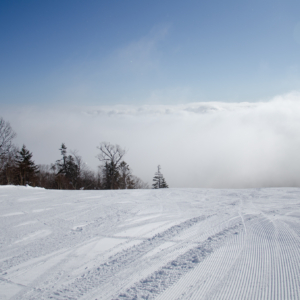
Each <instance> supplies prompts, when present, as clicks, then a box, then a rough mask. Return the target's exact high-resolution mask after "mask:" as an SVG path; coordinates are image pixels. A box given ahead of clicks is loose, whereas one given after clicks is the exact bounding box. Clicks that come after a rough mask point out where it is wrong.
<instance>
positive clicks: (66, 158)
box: [56, 143, 80, 189]
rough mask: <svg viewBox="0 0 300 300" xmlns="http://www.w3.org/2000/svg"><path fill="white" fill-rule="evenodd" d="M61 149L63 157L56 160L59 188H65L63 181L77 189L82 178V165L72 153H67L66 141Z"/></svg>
mask: <svg viewBox="0 0 300 300" xmlns="http://www.w3.org/2000/svg"><path fill="white" fill-rule="evenodd" d="M59 150H60V151H61V155H62V159H60V160H57V161H56V169H57V173H56V176H57V179H58V185H59V188H63V185H64V184H63V183H65V184H67V185H71V187H72V188H74V189H76V188H77V184H78V181H79V178H80V166H79V165H78V164H77V163H76V161H75V158H74V157H73V156H72V155H67V147H66V145H65V144H64V143H62V145H61V148H60V149H59ZM64 179H66V180H64ZM64 181H65V182H64Z"/></svg>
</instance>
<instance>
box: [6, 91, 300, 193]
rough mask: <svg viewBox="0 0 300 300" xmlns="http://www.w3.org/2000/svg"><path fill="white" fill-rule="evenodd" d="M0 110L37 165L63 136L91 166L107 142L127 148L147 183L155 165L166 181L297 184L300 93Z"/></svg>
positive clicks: (50, 156) (48, 159)
mask: <svg viewBox="0 0 300 300" xmlns="http://www.w3.org/2000/svg"><path fill="white" fill-rule="evenodd" d="M1 116H2V117H3V118H4V119H5V120H7V121H9V122H10V123H11V126H12V127H13V129H14V130H15V131H16V133H17V138H16V139H15V142H16V144H18V145H19V146H20V147H21V146H22V144H23V143H24V144H25V145H26V146H27V148H28V149H29V150H30V151H32V152H33V159H34V160H35V162H36V163H38V164H40V163H41V164H49V163H52V162H54V161H55V160H57V159H59V158H60V152H59V150H58V149H59V148H60V145H61V143H62V142H64V143H65V144H66V146H67V147H68V149H69V150H72V149H77V150H78V151H79V154H80V155H81V156H82V157H83V159H84V160H85V161H86V162H87V164H88V165H89V166H90V167H91V168H93V169H95V168H96V166H97V165H98V164H99V161H98V160H97V158H96V155H97V153H98V151H97V148H96V147H97V145H99V143H100V142H103V141H107V142H110V143H112V144H119V145H120V146H122V147H123V148H125V149H127V154H126V155H125V157H124V158H125V161H126V162H127V163H128V164H129V165H130V167H131V168H132V170H133V173H134V174H135V175H137V176H139V177H141V178H142V179H143V180H144V181H146V182H148V183H151V181H152V177H153V175H154V172H155V171H156V167H157V165H158V164H160V165H161V167H162V173H163V174H164V177H165V179H166V181H167V183H168V184H169V186H170V187H213V188H244V187H266V186H300V94H299V93H291V94H288V95H283V96H278V97H276V98H274V99H272V100H271V101H268V102H259V103H257V102H256V103H223V102H209V103H203V102H201V103H190V104H183V105H153V106H149V105H148V106H101V107H84V106H83V107H78V106H77V107H66V106H62V107H59V106H55V107H47V108H46V107H30V108H28V107H6V108H4V109H2V111H1Z"/></svg>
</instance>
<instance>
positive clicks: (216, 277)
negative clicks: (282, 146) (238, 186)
mask: <svg viewBox="0 0 300 300" xmlns="http://www.w3.org/2000/svg"><path fill="white" fill-rule="evenodd" d="M0 207H1V210H0V226H1V232H0V234H1V239H0V247H1V248H0V299H22V300H23V299H86V300H91V299H97V300H100V299H300V276H299V274H300V189H296V188H280V189H279V188H278V189H275V188H272V189H257V190H256V189H249V190H212V189H161V190H132V191H128V190H125V191H124V190H123V191H54V190H43V189H38V188H30V187H27V188H26V187H13V186H1V187H0Z"/></svg>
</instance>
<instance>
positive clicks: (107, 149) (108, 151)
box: [97, 142, 126, 167]
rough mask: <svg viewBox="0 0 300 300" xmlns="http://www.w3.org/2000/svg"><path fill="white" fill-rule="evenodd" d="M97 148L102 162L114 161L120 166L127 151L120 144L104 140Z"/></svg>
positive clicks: (98, 156)
mask: <svg viewBox="0 0 300 300" xmlns="http://www.w3.org/2000/svg"><path fill="white" fill-rule="evenodd" d="M97 149H99V150H100V153H99V154H98V155H97V158H98V159H99V160H100V161H102V162H104V163H105V162H107V163H113V164H114V165H115V166H117V167H118V166H119V164H120V163H121V161H122V158H123V156H124V155H125V153H126V151H125V150H124V149H122V148H121V147H120V146H119V145H111V144H110V143H106V142H103V143H101V144H100V146H99V147H97Z"/></svg>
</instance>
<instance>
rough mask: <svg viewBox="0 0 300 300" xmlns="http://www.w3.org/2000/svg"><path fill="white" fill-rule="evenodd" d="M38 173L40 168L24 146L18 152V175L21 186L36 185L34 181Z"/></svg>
mask: <svg viewBox="0 0 300 300" xmlns="http://www.w3.org/2000/svg"><path fill="white" fill-rule="evenodd" d="M38 172H39V168H38V166H36V165H35V163H34V161H33V160H32V153H31V152H30V151H29V150H27V149H26V146H25V145H23V147H22V149H21V151H18V152H17V158H16V173H17V176H18V178H19V183H20V185H25V184H32V185H34V180H35V178H36V175H37V173H38Z"/></svg>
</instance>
